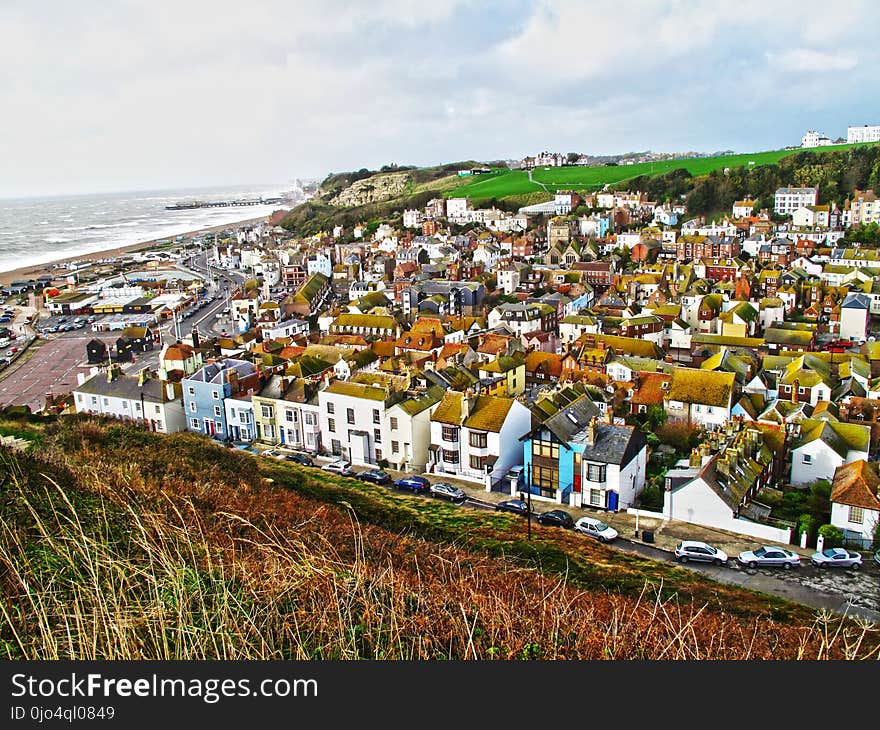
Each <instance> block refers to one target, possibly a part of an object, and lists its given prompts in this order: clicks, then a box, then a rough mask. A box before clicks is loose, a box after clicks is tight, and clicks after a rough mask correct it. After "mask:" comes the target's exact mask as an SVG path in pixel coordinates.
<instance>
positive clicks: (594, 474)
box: [587, 464, 606, 482]
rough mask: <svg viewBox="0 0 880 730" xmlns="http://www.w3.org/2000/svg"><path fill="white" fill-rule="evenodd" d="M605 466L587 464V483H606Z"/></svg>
mask: <svg viewBox="0 0 880 730" xmlns="http://www.w3.org/2000/svg"><path fill="white" fill-rule="evenodd" d="M605 469H606V467H605V464H587V481H590V482H604V481H605Z"/></svg>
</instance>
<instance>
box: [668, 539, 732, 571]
mask: <svg viewBox="0 0 880 730" xmlns="http://www.w3.org/2000/svg"><path fill="white" fill-rule="evenodd" d="M673 554H674V555H675V559H676V560H678V561H679V562H680V563H687V562H690V561H691V560H693V561H695V562H699V563H714V564H715V565H724V564H725V563H727V553H726V552H724V551H723V550H719V549H718V548H715V547H712V546H711V545H709V544H708V543H705V542H700V541H699V540H682V541H681V542H680V543H678V545H676V546H675V550H674V552H673Z"/></svg>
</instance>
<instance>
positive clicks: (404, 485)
mask: <svg viewBox="0 0 880 730" xmlns="http://www.w3.org/2000/svg"><path fill="white" fill-rule="evenodd" d="M394 486H395V487H397V488H398V489H405V490H407V491H409V492H415V493H417V494H427V493H428V492H429V491H430V489H431V482H429V481H428V480H427V479H425V478H424V477H415V476H410V477H404V478H403V479H398V480H397V481H396V482H394Z"/></svg>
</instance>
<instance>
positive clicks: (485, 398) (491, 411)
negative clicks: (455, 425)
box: [464, 395, 513, 433]
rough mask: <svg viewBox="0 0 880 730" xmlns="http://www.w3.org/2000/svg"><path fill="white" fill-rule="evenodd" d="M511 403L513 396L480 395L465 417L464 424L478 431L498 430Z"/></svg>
mask: <svg viewBox="0 0 880 730" xmlns="http://www.w3.org/2000/svg"><path fill="white" fill-rule="evenodd" d="M512 405H513V398H501V397H498V396H494V395H481V396H480V397H479V398H477V402H476V403H475V404H474V406H473V408H472V409H471V414H470V416H468V417H467V418H466V419H465V422H464V425H465V426H467V427H468V428H475V429H478V430H480V431H493V432H496V433H498V432H500V431H501V427H502V426H503V425H504V421H505V419H506V418H507V413H508V411H510V408H511V406H512Z"/></svg>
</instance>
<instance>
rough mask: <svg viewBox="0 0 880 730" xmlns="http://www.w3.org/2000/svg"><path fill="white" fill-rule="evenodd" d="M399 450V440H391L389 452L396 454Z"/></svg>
mask: <svg viewBox="0 0 880 730" xmlns="http://www.w3.org/2000/svg"><path fill="white" fill-rule="evenodd" d="M399 452H400V442H399V441H392V442H391V453H392V454H397V453H399Z"/></svg>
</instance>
